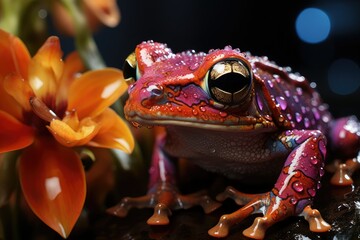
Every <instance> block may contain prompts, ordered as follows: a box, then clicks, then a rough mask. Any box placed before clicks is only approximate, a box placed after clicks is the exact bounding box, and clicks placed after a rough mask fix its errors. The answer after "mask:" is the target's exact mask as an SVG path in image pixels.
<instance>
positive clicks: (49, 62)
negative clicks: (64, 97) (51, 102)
mask: <svg viewBox="0 0 360 240" xmlns="http://www.w3.org/2000/svg"><path fill="white" fill-rule="evenodd" d="M61 57H62V51H61V48H60V42H59V39H58V38H57V37H54V36H53V37H49V38H48V39H47V41H46V42H45V43H44V45H43V46H42V47H41V48H40V49H39V51H38V52H37V53H36V55H35V56H34V58H33V59H32V61H31V63H30V66H29V79H28V81H29V84H30V86H31V87H32V89H33V90H34V92H35V94H36V95H37V96H38V97H39V98H43V99H44V98H47V97H49V96H51V97H55V96H56V93H57V87H58V84H59V83H58V82H59V81H60V77H61V75H62V73H63V69H64V63H63V61H62V59H61Z"/></svg>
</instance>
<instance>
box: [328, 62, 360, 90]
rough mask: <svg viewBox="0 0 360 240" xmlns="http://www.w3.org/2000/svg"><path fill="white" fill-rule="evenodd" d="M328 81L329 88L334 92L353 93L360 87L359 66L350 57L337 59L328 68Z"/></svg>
mask: <svg viewBox="0 0 360 240" xmlns="http://www.w3.org/2000/svg"><path fill="white" fill-rule="evenodd" d="M328 82H329V87H330V89H331V90H332V91H333V92H334V93H336V94H340V95H348V94H351V93H354V92H356V90H357V89H358V88H359V87H360V68H359V66H358V65H357V64H356V62H354V61H352V60H350V59H345V58H343V59H338V60H336V61H334V62H333V63H332V64H331V66H330V68H329V70H328Z"/></svg>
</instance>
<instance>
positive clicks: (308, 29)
mask: <svg viewBox="0 0 360 240" xmlns="http://www.w3.org/2000/svg"><path fill="white" fill-rule="evenodd" d="M295 28H296V32H297V34H298V36H299V38H300V39H301V40H302V41H304V42H306V43H319V42H322V41H324V40H325V39H326V38H327V37H328V36H329V33H330V29H331V23H330V18H329V16H328V15H327V14H326V13H325V12H324V11H323V10H320V9H318V8H306V9H304V10H303V11H302V12H301V13H300V14H299V16H298V17H297V19H296V23H295Z"/></svg>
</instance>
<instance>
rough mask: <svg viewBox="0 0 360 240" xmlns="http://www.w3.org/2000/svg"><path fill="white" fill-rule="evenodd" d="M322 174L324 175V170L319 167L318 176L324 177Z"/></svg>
mask: <svg viewBox="0 0 360 240" xmlns="http://www.w3.org/2000/svg"><path fill="white" fill-rule="evenodd" d="M324 174H325V171H324V168H323V167H320V169H319V175H320V177H322V176H324Z"/></svg>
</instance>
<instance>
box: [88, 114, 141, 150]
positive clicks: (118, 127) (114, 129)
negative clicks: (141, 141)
mask: <svg viewBox="0 0 360 240" xmlns="http://www.w3.org/2000/svg"><path fill="white" fill-rule="evenodd" d="M95 121H97V122H98V123H99V125H101V129H100V131H99V133H98V134H97V135H96V136H95V137H94V138H93V139H92V140H91V141H90V142H89V143H88V145H90V146H94V147H103V148H117V149H120V150H122V151H124V152H126V153H131V152H132V150H133V149H134V145H135V142H134V138H133V135H132V133H131V131H130V129H129V127H128V125H127V124H126V123H125V121H123V120H122V119H121V118H120V117H119V116H118V115H117V114H116V113H115V112H114V111H113V110H111V109H110V108H108V109H106V110H105V111H104V112H103V114H101V115H100V116H99V117H98V118H96V119H95Z"/></svg>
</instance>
